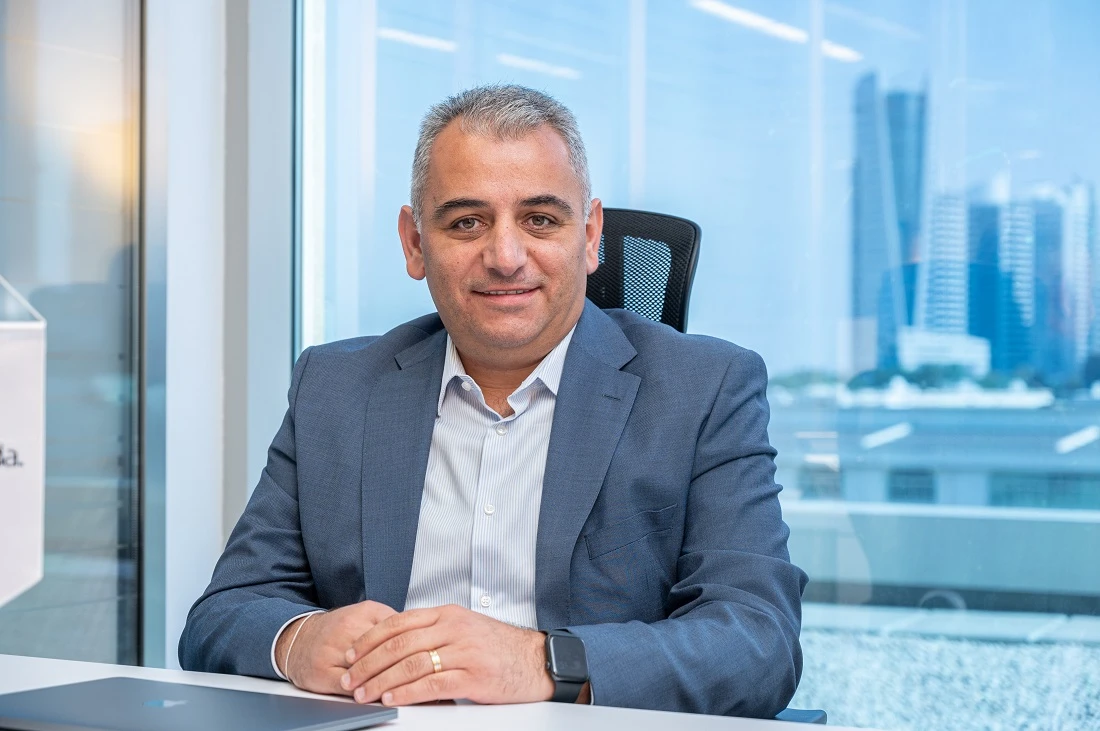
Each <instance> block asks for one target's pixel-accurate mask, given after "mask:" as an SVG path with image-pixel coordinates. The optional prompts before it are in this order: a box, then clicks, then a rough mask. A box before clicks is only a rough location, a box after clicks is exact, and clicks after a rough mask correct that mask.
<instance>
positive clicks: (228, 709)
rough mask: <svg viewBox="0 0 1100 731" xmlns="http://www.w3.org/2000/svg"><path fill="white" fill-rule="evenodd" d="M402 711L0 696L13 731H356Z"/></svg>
mask: <svg viewBox="0 0 1100 731" xmlns="http://www.w3.org/2000/svg"><path fill="white" fill-rule="evenodd" d="M395 718H397V709H394V708H384V707H381V706H360V705H356V704H354V703H339V702H336V701H324V700H318V699H315V698H295V697H293V696H285V695H274V694H271V693H252V692H247V691H243V690H228V689H225V688H207V687H204V686H200V685H183V684H181V683H162V682H158V681H154V680H137V679H135V678H105V679H103V680H92V681H90V682H87V683H74V684H72V685H56V686H53V687H49V688H40V689H38V690H28V691H24V692H21V693H9V694H7V695H0V729H12V730H13V731H198V730H199V729H202V730H203V731H250V730H253V729H254V730H255V731H353V730H354V729H362V728H368V727H370V726H374V725H375V724H379V723H384V722H386V721H391V720H393V719H395Z"/></svg>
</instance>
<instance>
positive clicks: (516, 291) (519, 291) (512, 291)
mask: <svg viewBox="0 0 1100 731" xmlns="http://www.w3.org/2000/svg"><path fill="white" fill-rule="evenodd" d="M530 291H531V290H529V289H493V290H489V291H488V292H482V294H489V295H501V294H526V293H528V292H530Z"/></svg>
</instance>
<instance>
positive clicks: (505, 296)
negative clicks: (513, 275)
mask: <svg viewBox="0 0 1100 731" xmlns="http://www.w3.org/2000/svg"><path fill="white" fill-rule="evenodd" d="M536 291H538V287H523V288H519V287H516V288H512V289H478V290H474V294H476V295H477V296H478V297H483V298H484V300H485V301H486V302H491V303H493V304H496V305H504V306H508V305H522V304H523V303H525V302H527V301H528V300H529V299H531V298H532V297H533V296H534V294H535V292H536Z"/></svg>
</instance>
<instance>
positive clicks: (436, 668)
mask: <svg viewBox="0 0 1100 731" xmlns="http://www.w3.org/2000/svg"><path fill="white" fill-rule="evenodd" d="M428 657H430V658H431V659H432V668H433V672H436V673H438V672H441V671H442V670H443V663H441V662H440V661H439V653H438V652H436V651H435V650H428Z"/></svg>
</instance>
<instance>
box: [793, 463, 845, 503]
mask: <svg viewBox="0 0 1100 731" xmlns="http://www.w3.org/2000/svg"><path fill="white" fill-rule="evenodd" d="M798 487H799V489H800V490H802V499H803V500H839V499H840V498H841V491H840V472H839V471H838V470H833V469H830V468H828V467H803V468H802V469H800V470H799V471H798Z"/></svg>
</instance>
